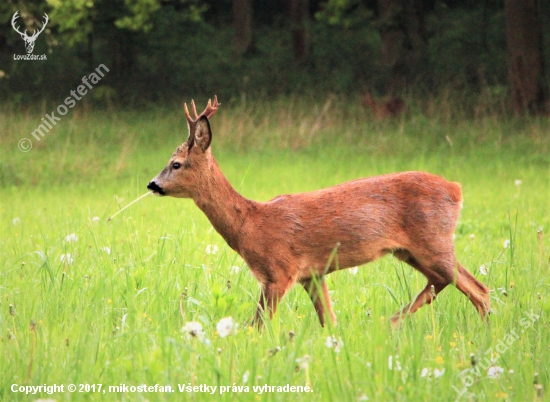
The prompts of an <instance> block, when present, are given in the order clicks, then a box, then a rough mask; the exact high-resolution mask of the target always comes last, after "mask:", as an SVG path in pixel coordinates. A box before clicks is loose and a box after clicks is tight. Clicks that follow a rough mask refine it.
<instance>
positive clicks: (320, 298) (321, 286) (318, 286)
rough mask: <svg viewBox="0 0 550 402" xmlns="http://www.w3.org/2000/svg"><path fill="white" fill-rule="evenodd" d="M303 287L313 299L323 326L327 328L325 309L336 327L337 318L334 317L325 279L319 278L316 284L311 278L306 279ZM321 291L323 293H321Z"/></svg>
mask: <svg viewBox="0 0 550 402" xmlns="http://www.w3.org/2000/svg"><path fill="white" fill-rule="evenodd" d="M302 286H303V287H304V289H305V291H306V292H307V293H308V294H309V297H310V298H311V302H312V303H313V306H314V307H315V311H316V312H317V316H318V317H319V322H320V323H321V326H322V327H324V326H325V309H326V311H327V312H328V314H329V317H330V320H331V321H332V323H333V324H334V325H336V316H335V315H334V311H332V303H331V302H330V296H329V294H328V287H327V284H326V282H325V281H324V279H319V278H317V281H316V282H314V281H313V279H311V278H310V279H306V280H304V281H302ZM319 290H321V291H322V292H319Z"/></svg>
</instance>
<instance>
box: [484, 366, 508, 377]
mask: <svg viewBox="0 0 550 402" xmlns="http://www.w3.org/2000/svg"><path fill="white" fill-rule="evenodd" d="M501 373H504V369H503V368H502V367H500V366H491V367H489V369H488V370H487V377H489V378H493V379H494V378H498V377H499V376H500V374H501Z"/></svg>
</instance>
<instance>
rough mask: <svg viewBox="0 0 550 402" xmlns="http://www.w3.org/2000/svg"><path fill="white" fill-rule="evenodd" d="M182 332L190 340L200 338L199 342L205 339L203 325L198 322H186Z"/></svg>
mask: <svg viewBox="0 0 550 402" xmlns="http://www.w3.org/2000/svg"><path fill="white" fill-rule="evenodd" d="M181 332H183V333H185V334H187V335H188V336H189V337H190V338H198V339H199V340H201V341H202V340H203V339H204V335H205V334H204V331H203V329H202V324H201V323H200V322H197V321H189V322H186V323H185V325H184V326H183V327H182V329H181Z"/></svg>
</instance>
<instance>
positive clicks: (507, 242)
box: [502, 239, 510, 248]
mask: <svg viewBox="0 0 550 402" xmlns="http://www.w3.org/2000/svg"><path fill="white" fill-rule="evenodd" d="M502 246H503V247H504V248H508V247H510V239H506V240H504V243H503V244H502Z"/></svg>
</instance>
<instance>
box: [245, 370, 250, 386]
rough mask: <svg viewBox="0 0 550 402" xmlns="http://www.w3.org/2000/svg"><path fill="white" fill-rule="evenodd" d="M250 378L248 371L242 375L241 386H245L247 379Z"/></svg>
mask: <svg viewBox="0 0 550 402" xmlns="http://www.w3.org/2000/svg"><path fill="white" fill-rule="evenodd" d="M249 376H250V371H248V370H246V371H245V373H244V374H243V384H246V383H247V382H248V377H249Z"/></svg>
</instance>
